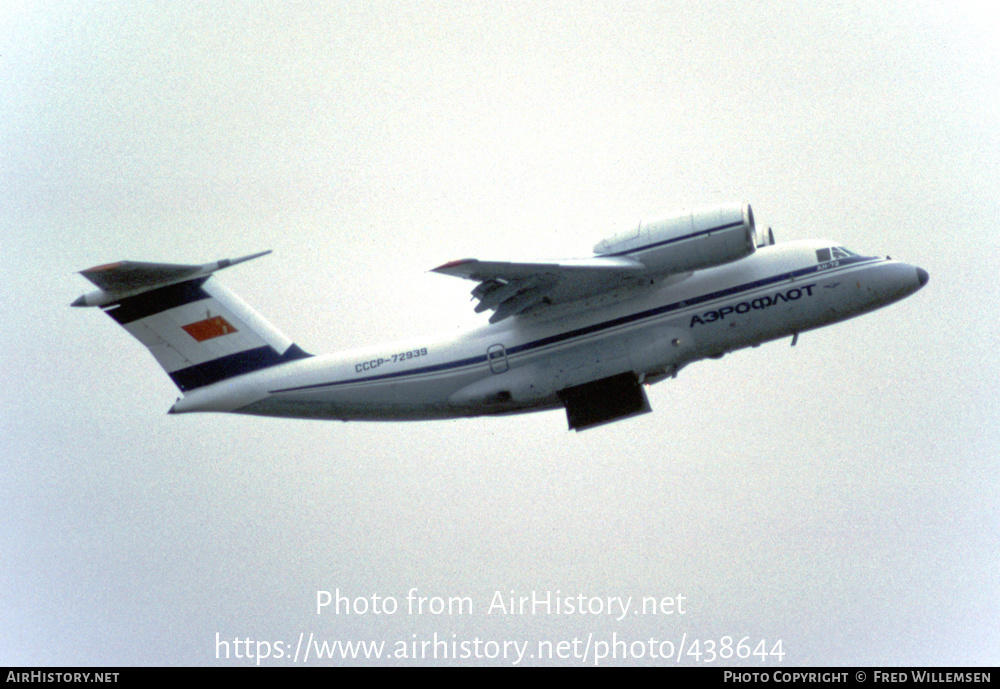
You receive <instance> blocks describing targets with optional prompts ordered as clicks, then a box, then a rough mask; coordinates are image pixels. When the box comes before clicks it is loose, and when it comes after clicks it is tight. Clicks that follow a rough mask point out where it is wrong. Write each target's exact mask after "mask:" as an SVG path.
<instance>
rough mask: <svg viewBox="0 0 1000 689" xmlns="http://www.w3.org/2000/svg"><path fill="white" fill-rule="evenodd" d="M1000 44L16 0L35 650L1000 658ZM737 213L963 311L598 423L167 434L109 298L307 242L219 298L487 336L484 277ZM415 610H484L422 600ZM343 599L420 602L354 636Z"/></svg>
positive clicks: (903, 313)
mask: <svg viewBox="0 0 1000 689" xmlns="http://www.w3.org/2000/svg"><path fill="white" fill-rule="evenodd" d="M998 35H1000V19H998V14H997V11H996V10H995V9H994V8H993V6H992V4H991V3H987V2H982V3H973V2H943V1H942V2H931V1H923V2H920V1H908V2H898V3H896V2H890V3H886V2H830V3H817V2H812V3H800V2H790V1H789V2H752V1H749V0H744V1H740V2H733V1H727V2H718V3H713V2H709V3H706V2H701V3H692V2H684V3H662V2H655V3H639V2H629V3H596V2H594V3H572V4H571V3H526V2H525V3H468V2H459V3H428V2H398V1H394V2H391V3H374V2H367V1H366V2H357V3H327V2H316V3H311V2H301V3H266V4H257V3H222V2H219V3H202V4H197V5H195V4H191V3H168V2H162V3H158V2H145V1H143V2H133V1H130V2H119V1H110V2H101V3H96V2H20V3H7V4H4V5H3V7H2V8H0V94H2V97H0V222H2V227H0V277H2V284H3V285H4V295H5V297H6V298H5V299H4V300H3V305H2V306H0V344H2V347H3V350H4V352H5V356H4V359H3V362H4V366H3V368H2V373H0V376H2V383H3V385H2V391H0V438H2V441H3V452H2V459H0V505H2V509H0V665H19V664H31V665H35V664H54V665H78V664H115V665H128V664H143V665H146V664H149V665H171V664H184V665H203V664H216V663H218V664H225V663H231V664H237V665H245V664H250V663H253V662H254V661H252V660H246V659H236V658H234V657H233V656H234V655H235V653H236V648H235V647H233V646H230V648H229V652H230V658H229V660H226V659H225V657H224V655H225V647H224V646H223V647H220V646H218V645H217V644H216V640H217V638H218V639H221V640H230V641H231V640H232V639H234V638H239V639H251V640H252V641H253V642H254V644H256V642H258V641H261V642H264V641H266V642H269V643H271V644H272V648H274V649H275V650H276V649H277V648H279V647H278V646H277V642H282V643H283V644H285V648H289V647H293V646H294V645H295V644H296V642H297V640H298V639H299V637H300V634H306V635H308V634H309V633H314V634H315V635H316V636H315V638H316V639H321V640H326V641H334V640H343V641H368V640H372V641H384V642H385V643H386V646H387V651H386V652H387V653H389V652H396V651H397V650H398V648H397V642H404V643H405V644H407V645H408V644H412V643H413V642H423V641H425V640H429V639H434V635H435V634H437V635H438V637H437V638H439V639H442V638H443V639H446V640H447V641H448V642H452V641H454V642H456V643H461V642H463V641H467V642H471V641H473V640H474V639H479V640H480V642H481V644H483V645H482V646H481V650H482V651H483V652H487V651H488V650H489V649H492V648H494V647H491V646H487V645H485V643H486V642H488V641H489V642H495V643H497V644H503V642H504V641H517V642H518V643H524V642H530V643H531V644H532V646H531V648H530V650H529V653H532V652H534V650H535V648H536V647H537V646H536V644H537V642H538V641H552V642H553V643H558V642H560V641H570V642H572V641H573V640H574V639H590V640H592V642H593V643H595V644H596V643H597V642H600V641H605V642H611V641H613V640H614V639H618V640H624V641H626V642H627V643H629V644H631V643H632V642H634V641H640V642H643V643H647V645H646V646H641V647H635V648H633V647H631V646H630V647H629V649H630V653H632V654H633V655H635V654H636V653H637V652H638V651H640V650H643V649H645V655H644V657H642V658H629V659H621V658H619V659H618V660H617V661H616V662H617V663H619V664H632V663H636V664H641V663H651V662H659V661H656V660H653V659H651V658H650V657H649V646H648V640H649V639H651V638H652V639H656V640H657V643H661V642H664V641H670V642H672V643H674V644H679V643H681V642H682V639H684V640H685V641H684V642H683V643H685V644H687V645H686V646H685V649H690V648H691V645H690V644H691V641H692V640H696V639H697V640H700V641H701V644H702V645H701V647H700V648H701V650H702V651H706V650H707V646H708V643H707V642H708V641H709V640H715V641H716V643H718V644H720V645H719V648H720V649H721V644H722V641H721V640H722V639H723V637H727V636H728V637H732V638H733V639H735V640H736V641H738V640H740V639H743V638H745V637H746V638H748V640H749V642H752V644H753V646H754V647H756V646H757V643H758V642H759V641H760V640H765V641H766V644H767V647H766V648H767V651H768V652H770V651H771V650H772V649H773V648H774V642H775V641H777V640H779V639H780V640H781V641H782V646H781V648H782V649H783V651H784V654H785V655H784V659H783V665H795V664H809V665H812V664H851V665H853V664H916V665H923V664H995V662H996V659H997V648H998V647H1000V629H998V626H997V620H998V619H1000V544H998V535H997V534H998V533H1000V489H998V488H1000V484H998V478H997V459H998V454H1000V452H998V450H1000V438H998V431H997V428H998V421H1000V418H998V417H1000V413H998V412H1000V404H998V402H997V398H998V395H997V388H998V382H1000V381H998V377H1000V376H998V372H1000V366H998V364H997V361H996V353H995V349H996V344H997V341H998V335H1000V333H998V326H997V323H998V322H1000V320H998V319H1000V307H998V300H997V280H996V266H997V251H998V249H1000V240H998V235H997V230H996V228H995V227H994V226H993V224H992V222H993V220H995V219H996V218H997V217H998V216H1000V192H998V189H1000V186H998V184H997V180H998V173H1000V125H998V123H1000V89H998V88H997V86H998V83H997V74H1000V47H998V46H1000V44H998V42H997V40H996V39H997V36H998ZM728 201H748V202H750V203H752V204H753V207H754V210H755V214H756V217H757V223H758V225H759V226H762V227H766V226H768V225H770V226H773V228H774V233H775V235H776V237H777V239H778V241H779V242H780V241H782V240H790V239H799V238H809V237H829V238H833V239H838V240H840V241H841V242H842V243H843V244H844V245H846V246H848V247H849V248H851V249H853V250H855V251H858V252H860V253H864V254H889V255H891V256H892V257H893V258H898V259H903V260H906V261H908V262H910V263H913V264H915V265H919V266H921V267H923V268H924V269H926V270H927V271H928V272H929V273H930V283H929V284H928V285H927V287H925V288H924V289H923V290H921V291H920V292H919V293H917V294H916V295H914V296H912V297H910V298H909V299H907V300H905V301H903V302H901V303H898V304H895V305H893V306H891V307H888V308H886V309H884V310H881V311H878V312H875V313H873V314H869V315H867V316H864V317H862V318H859V319H855V320H853V321H849V322H846V323H842V324H839V325H835V326H831V327H828V328H826V329H824V330H821V331H816V332H810V333H805V334H803V335H802V336H801V337H800V339H799V342H798V345H797V346H796V347H795V348H794V349H792V348H790V347H789V342H788V341H787V340H786V341H781V342H776V343H771V344H768V345H765V346H762V347H760V348H758V349H754V350H750V351H744V352H739V353H736V354H733V355H731V356H727V357H725V358H723V359H722V360H721V361H708V362H702V363H698V364H694V365H691V366H690V367H688V368H686V369H685V370H684V371H682V372H681V374H680V376H679V377H678V378H677V379H676V380H672V381H667V382H663V383H660V384H658V385H656V386H654V387H653V388H651V389H650V394H649V396H650V402H651V404H652V407H653V410H654V411H653V413H652V414H647V415H645V416H642V417H639V418H636V419H632V420H628V421H624V422H621V423H616V424H612V425H609V426H605V427H602V428H598V429H594V430H591V431H587V432H584V433H581V434H576V433H570V432H567V430H566V419H565V414H564V413H562V412H556V411H553V412H546V413H540V414H533V415H524V416H519V417H513V418H502V419H474V420H456V421H441V422H425V423H348V424H344V423H340V422H311V421H294V420H280V419H263V418H252V417H239V416H223V415H185V416H168V415H167V414H166V410H167V409H168V408H169V407H170V405H171V404H172V403H173V401H174V399H175V398H176V396H177V395H178V392H177V390H176V389H175V388H174V387H173V385H172V383H171V382H170V380H169V379H168V378H167V377H166V376H165V375H164V374H163V372H162V371H161V370H160V369H159V367H158V366H157V365H156V363H155V362H154V360H153V359H152V357H151V356H150V355H149V354H148V352H147V351H146V350H145V349H144V348H142V347H141V346H140V345H139V344H138V343H137V342H136V341H134V340H133V339H132V338H131V337H129V336H128V335H127V334H126V333H125V332H124V331H122V330H121V329H120V328H119V327H118V326H117V325H116V324H115V323H114V322H113V321H112V320H111V319H109V318H107V317H106V316H104V315H102V314H101V313H100V312H99V311H98V310H96V309H93V310H85V309H70V308H69V303H70V302H71V301H72V300H73V299H74V298H76V297H77V296H78V295H79V294H80V293H82V292H85V291H88V290H89V289H91V286H90V285H89V283H87V282H86V281H85V280H84V279H83V278H81V277H80V276H78V275H75V271H78V270H81V269H83V268H86V267H89V266H92V265H96V264H99V263H105V262H109V261H114V260H118V259H132V260H152V261H168V262H179V263H202V262H207V261H210V260H215V259H219V258H224V257H232V256H238V255H243V254H248V253H251V252H254V251H260V250H264V249H273V250H274V253H273V254H272V255H270V256H268V257H266V258H263V259H260V260H258V261H254V262H253V263H249V264H246V265H242V266H239V267H236V268H233V269H231V270H228V271H226V272H225V273H223V274H222V275H221V277H220V279H221V280H222V281H223V282H225V283H226V284H227V285H228V286H229V287H231V288H232V289H233V290H235V291H236V292H237V293H238V294H240V295H241V296H242V297H243V298H244V299H245V300H246V301H248V302H249V303H251V304H252V305H254V306H255V307H256V308H257V309H258V310H259V311H260V312H261V313H262V314H263V315H264V316H265V317H267V318H268V319H270V320H271V321H272V322H274V323H275V324H276V325H277V326H278V327H280V328H281V329H282V330H283V331H284V332H285V333H287V334H288V335H289V336H290V337H291V338H292V339H293V340H294V341H295V342H296V343H298V344H299V345H300V346H301V347H303V348H304V349H305V350H307V351H310V352H317V353H322V352H328V351H335V350H337V349H342V348H348V347H353V346H362V345H367V344H374V343H377V342H380V341H384V340H394V339H400V338H405V337H409V336H416V335H424V334H430V333H441V332H453V331H455V330H457V329H458V328H460V327H467V326H469V325H472V324H476V323H482V322H485V320H486V318H485V315H476V314H474V313H473V311H472V306H473V304H472V303H470V301H469V294H468V291H469V288H470V283H467V282H465V281H461V280H456V279H453V278H449V277H445V276H441V275H437V274H433V273H429V272H428V271H429V270H430V269H431V268H433V267H435V266H437V265H439V264H441V263H443V262H445V261H448V260H452V259H457V258H463V257H468V256H475V257H478V258H483V259H488V258H504V259H508V258H510V259H519V258H520V259H531V258H539V257H572V256H583V255H587V254H588V253H589V250H590V247H591V246H592V244H593V242H594V241H595V240H597V239H599V238H601V237H602V236H604V235H608V234H611V233H612V232H614V231H616V230H619V229H621V228H622V226H623V225H625V224H631V223H633V222H636V221H637V220H638V219H639V218H641V217H643V216H647V217H648V216H652V215H655V214H657V213H661V212H664V211H669V210H672V209H675V208H679V207H684V206H690V205H701V204H710V203H722V202H728ZM413 588H416V589H417V590H418V593H417V595H422V596H427V597H434V596H437V597H441V598H445V599H446V598H448V597H462V598H467V599H468V600H470V601H471V603H472V610H471V614H461V615H460V614H457V613H456V614H441V615H428V614H424V615H413V614H409V612H408V611H407V608H406V596H407V592H408V591H410V590H411V589H413ZM337 589H339V590H340V592H341V594H342V595H345V596H348V597H350V598H351V599H355V598H358V597H362V598H366V599H367V600H368V601H371V597H372V596H378V597H380V598H383V599H387V598H390V597H391V598H393V599H395V600H396V601H397V602H398V604H399V609H398V610H397V611H396V612H395V613H394V614H388V613H387V614H381V615H376V614H374V613H373V612H369V613H367V614H362V615H359V614H352V615H347V614H339V615H338V614H335V613H333V612H331V611H329V610H326V611H325V612H323V614H320V615H317V614H316V598H317V591H331V592H333V591H335V590H337ZM496 592H500V593H501V595H503V596H509V595H510V594H511V592H513V595H514V596H522V595H527V596H530V595H531V594H532V592H535V594H536V595H545V594H547V593H551V595H553V596H556V595H558V596H560V597H569V596H572V597H574V599H577V598H576V597H578V596H579V595H580V594H582V595H583V596H584V597H585V598H586V599H587V600H590V598H591V597H594V598H595V599H597V598H600V599H603V600H604V601H607V599H608V597H623V598H627V597H629V596H632V597H634V600H635V601H636V602H634V603H633V605H638V600H639V599H640V597H643V596H650V597H656V598H658V599H660V598H666V597H672V598H673V599H674V600H675V601H676V600H677V598H676V597H677V596H683V605H684V613H683V614H681V613H680V612H679V611H677V612H675V613H674V614H672V615H666V614H658V615H652V614H646V615H635V614H631V613H630V614H628V615H625V616H624V617H623V619H621V620H618V619H616V618H617V615H615V614H611V615H609V614H600V615H578V614H575V615H555V614H544V613H542V612H539V613H538V614H534V615H531V614H528V615H511V614H501V612H500V611H497V610H496V609H494V610H493V611H490V609H489V608H490V604H491V602H493V601H494V596H495V595H496ZM557 592H558V594H557ZM466 612H469V611H468V610H466ZM488 612H491V613H492V614H487V613H488ZM605 612H606V611H605ZM217 635H219V636H218V637H217ZM615 635H617V636H615ZM734 643H735V642H734ZM256 648H257V647H256V645H255V646H254V649H256ZM470 648H471V647H470ZM592 648H596V646H592ZM657 648H658V649H664V648H666V647H664V646H662V645H660V646H658V647H657ZM219 649H221V650H219ZM240 650H241V652H242V653H243V654H244V655H245V651H246V649H245V648H244V649H240ZM217 653H218V654H221V655H222V656H223V657H221V658H220V657H217ZM706 659H707V656H705V655H703V656H702V658H701V660H702V661H703V662H704V661H705V660H706ZM697 660H698V658H697V657H695V656H693V655H685V657H684V658H683V659H682V662H685V663H695V662H696V661H697ZM472 661H475V659H471V660H470V661H463V662H472ZM264 662H265V663H267V664H287V662H288V660H287V658H285V659H281V660H274V659H269V660H266V661H264ZM322 662H325V663H331V662H332V661H322ZM339 662H340V661H337V662H336V663H333V664H339ZM371 662H372V664H392V663H395V662H399V663H402V662H414V661H402V660H381V661H377V662H376V661H371ZM419 662H435V661H433V659H432V660H430V661H419ZM437 662H442V661H440V660H438V661H437ZM478 662H483V663H491V664H508V663H510V662H511V660H510V658H507V659H504V658H503V657H502V656H501V657H499V658H496V659H494V660H489V659H481V660H479V661H478ZM523 662H524V663H542V662H548V661H544V660H543V659H540V658H537V657H536V658H534V659H531V658H526V659H525V660H524V661H523ZM558 662H560V663H565V664H577V663H579V662H580V661H578V660H577V659H576V658H569V659H563V660H560V661H558ZM608 662H610V661H608ZM672 662H673V661H672ZM746 662H747V663H750V662H751V661H750V660H748V661H746ZM588 664H593V651H592V652H591V655H590V656H589V658H588ZM753 664H754V666H756V667H768V668H771V667H776V666H778V664H777V662H776V659H775V658H774V657H768V658H767V662H766V663H761V661H760V658H759V657H757V658H755V659H754V661H753Z"/></svg>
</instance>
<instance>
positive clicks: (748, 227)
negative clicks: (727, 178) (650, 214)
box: [594, 203, 757, 274]
mask: <svg viewBox="0 0 1000 689" xmlns="http://www.w3.org/2000/svg"><path fill="white" fill-rule="evenodd" d="M756 238H757V232H756V228H755V227H754V220H753V210H752V209H751V208H750V204H738V203H734V204H728V205H724V206H711V207H705V208H695V209H693V210H684V211H681V212H679V213H675V214H673V215H670V216H668V217H665V218H660V219H658V220H651V221H646V220H644V221H642V222H641V223H639V225H638V227H636V228H635V229H634V230H632V231H630V232H624V233H621V234H616V235H615V236H613V237H610V238H608V239H605V240H603V241H600V242H598V243H597V245H596V246H594V253H595V254H597V255H598V256H628V257H629V258H633V259H636V260H638V261H641V262H642V264H643V265H645V266H646V268H647V269H648V270H649V271H650V272H651V273H656V274H661V273H663V274H674V273H686V272H688V271H692V270H702V269H704V268H711V267H713V266H718V265H722V264H724V263H730V262H732V261H738V260H739V259H741V258H744V257H746V256H749V255H750V254H752V253H753V252H754V250H755V249H756V248H757V242H756Z"/></svg>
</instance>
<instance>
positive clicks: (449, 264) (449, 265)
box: [431, 258, 476, 273]
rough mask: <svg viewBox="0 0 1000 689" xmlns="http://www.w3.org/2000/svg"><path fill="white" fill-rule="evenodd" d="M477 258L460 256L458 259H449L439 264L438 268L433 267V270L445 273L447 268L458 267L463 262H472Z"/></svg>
mask: <svg viewBox="0 0 1000 689" xmlns="http://www.w3.org/2000/svg"><path fill="white" fill-rule="evenodd" d="M475 260H476V259H474V258H460V259H458V260H457V261H448V262H447V263H444V264H442V265H439V266H438V267H437V268H432V269H431V272H433V273H443V272H445V271H446V270H449V269H451V268H456V267H458V266H460V265H462V264H465V263H472V262H474V261H475Z"/></svg>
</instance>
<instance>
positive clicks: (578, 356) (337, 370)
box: [72, 203, 928, 431]
mask: <svg viewBox="0 0 1000 689" xmlns="http://www.w3.org/2000/svg"><path fill="white" fill-rule="evenodd" d="M268 253H270V251H264V252H261V253H256V254H251V255H248V256H243V257H241V258H236V259H231V260H229V259H225V260H221V261H215V262H212V263H207V264H200V265H186V264H185V265H181V264H167V263H146V262H137V261H120V262H117V263H111V264H106V265H99V266H95V267H93V268H88V269H86V270H83V271H81V274H82V275H83V276H84V277H85V278H86V279H87V280H89V281H90V282H92V283H93V284H94V285H96V286H97V288H98V289H97V290H95V291H92V292H90V293H87V294H84V295H83V296H81V297H80V298H79V299H77V300H76V301H74V302H73V304H72V305H73V306H96V307H100V308H101V309H102V310H104V311H105V312H106V313H107V314H108V315H109V316H110V317H111V318H112V319H114V320H115V321H116V322H117V323H118V324H119V325H121V326H122V327H124V328H125V330H127V331H128V332H129V333H130V334H131V335H133V336H134V337H135V338H136V339H137V340H139V342H141V343H142V344H143V345H145V346H146V347H147V348H148V349H149V351H150V352H151V353H152V354H153V357H154V358H155V359H156V361H157V362H158V363H159V364H160V366H161V367H163V369H164V370H165V371H166V372H167V374H168V375H169V376H170V378H171V379H172V380H173V382H174V383H175V384H176V385H177V387H178V388H179V389H180V391H181V392H182V393H183V394H182V396H181V397H179V398H178V399H177V401H176V402H175V403H174V405H173V406H172V407H171V408H170V410H169V413H171V414H183V413H189V412H234V413H238V414H253V415H260V416H272V417H293V418H305V419H339V420H343V421H349V420H422V419H447V418H457V417H473V416H481V415H499V414H513V413H519V412H529V411H537V410H548V409H558V408H563V409H565V411H566V415H567V421H568V424H569V428H570V429H571V430H575V431H582V430H585V429H589V428H593V427H596V426H600V425H602V424H606V423H610V422H614V421H619V420H622V419H625V418H629V417H633V416H636V415H638V414H643V413H646V412H649V411H651V408H650V404H649V400H648V397H647V395H646V387H647V386H649V385H651V384H653V383H656V382H658V381H661V380H664V379H666V378H673V377H676V376H677V373H678V372H679V371H680V370H681V369H682V368H683V367H684V366H686V365H688V364H690V363H692V362H694V361H698V360H701V359H706V358H708V359H711V358H719V357H722V356H723V355H724V354H726V353H728V352H732V351H734V350H737V349H742V348H745V347H756V346H757V345H759V344H761V343H764V342H768V341H771V340H775V339H778V338H784V337H789V336H791V337H792V345H793V346H794V345H795V344H796V342H797V341H798V337H799V334H800V333H802V332H805V331H808V330H812V329H814V328H820V327H823V326H826V325H829V324H831V323H836V322H839V321H843V320H846V319H848V318H853V317H854V316H858V315H860V314H863V313H867V312H869V311H872V310H874V309H877V308H880V307H882V306H885V305H887V304H891V303H893V302H895V301H898V300H900V299H903V298H904V297H907V296H909V295H910V294H913V293H914V292H916V291H917V290H919V289H920V288H922V287H923V286H924V285H926V284H927V280H928V273H927V271H925V270H923V269H922V268H918V267H916V266H913V265H908V264H906V263H902V262H900V261H894V260H892V259H891V258H889V257H884V258H883V257H879V256H864V255H859V254H857V253H854V252H853V251H850V250H848V249H846V248H844V247H843V246H841V245H840V244H839V243H837V242H835V241H830V240H796V241H789V242H782V243H780V244H779V243H775V241H774V235H773V233H772V231H771V229H770V228H768V230H767V231H766V232H763V231H758V230H757V228H756V225H755V222H754V216H753V210H752V209H751V207H750V205H749V204H744V203H732V204H725V205H718V206H711V207H702V208H694V209H687V210H683V211H679V212H675V213H672V214H669V215H666V216H664V217H660V218H658V219H656V220H652V221H643V222H640V223H639V224H638V225H636V226H635V227H634V228H632V229H630V230H629V231H627V232H624V233H620V234H616V235H614V236H612V237H609V238H607V239H604V240H603V241H601V242H599V243H598V244H597V245H596V246H595V247H594V250H593V255H592V256H590V257H586V258H577V259H569V260H557V261H542V262H532V263H516V262H513V263H512V262H500V261H479V260H475V259H463V260H458V261H451V262H449V263H445V264H444V265H441V266H439V267H437V268H435V269H434V271H435V272H437V273H440V274H442V275H448V276H454V277H458V278H463V279H466V280H471V281H473V282H475V283H476V286H475V287H474V288H473V289H472V296H473V298H474V299H475V300H477V301H478V303H477V305H476V307H475V310H476V311H477V312H480V313H481V312H483V311H492V315H491V316H490V318H489V323H486V324H483V325H478V326H476V327H473V328H470V329H467V330H465V331H462V332H461V333H460V334H459V335H457V336H451V337H448V338H440V337H439V338H426V339H417V340H413V341H409V342H402V343H396V344H384V345H377V346H374V347H368V348H364V349H357V350H352V351H346V352H341V353H335V354H327V355H320V356H314V355H311V354H308V353H306V352H305V351H304V350H302V349H301V348H300V347H299V346H298V345H296V344H295V343H294V342H292V340H291V339H289V338H288V337H287V336H286V335H284V334H283V333H282V332H281V331H279V330H278V329H277V328H276V327H275V326H273V325H272V324H271V323H269V322H268V321H266V320H265V319H264V318H263V317H262V316H261V315H260V314H258V313H257V312H256V311H255V310H253V309H252V308H251V307H250V306H248V305H247V304H246V303H244V302H243V301H242V300H241V299H240V298H239V297H237V296H236V295H235V294H233V293H232V292H230V291H229V290H228V289H226V288H225V287H224V286H223V285H222V284H221V283H220V282H218V281H217V279H216V278H215V276H214V273H215V272H217V271H219V270H222V269H224V268H228V267H230V266H233V265H236V264H238V263H243V262H246V261H250V260H252V259H255V258H258V257H260V256H263V255H265V254H268Z"/></svg>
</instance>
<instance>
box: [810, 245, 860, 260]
mask: <svg viewBox="0 0 1000 689" xmlns="http://www.w3.org/2000/svg"><path fill="white" fill-rule="evenodd" d="M849 256H857V254H856V253H854V252H853V251H851V250H849V249H845V248H844V247H842V246H831V247H827V248H823V249H816V260H817V261H819V262H820V263H826V262H827V261H836V260H839V259H842V258H848V257H849Z"/></svg>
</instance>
